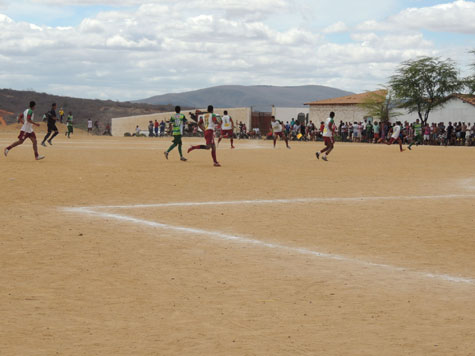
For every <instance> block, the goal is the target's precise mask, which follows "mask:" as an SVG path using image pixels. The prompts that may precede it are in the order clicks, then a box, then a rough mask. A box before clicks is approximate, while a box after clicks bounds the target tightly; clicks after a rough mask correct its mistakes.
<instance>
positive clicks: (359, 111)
mask: <svg viewBox="0 0 475 356" xmlns="http://www.w3.org/2000/svg"><path fill="white" fill-rule="evenodd" d="M332 111H333V112H334V113H335V122H337V123H338V122H340V121H343V122H355V121H357V122H359V121H363V120H364V118H365V117H366V116H368V113H367V111H366V110H365V109H363V108H361V107H359V106H358V105H338V104H333V105H310V112H309V118H308V119H309V120H310V121H313V122H314V123H317V122H322V121H324V120H325V119H327V118H328V116H329V115H330V112H332Z"/></svg>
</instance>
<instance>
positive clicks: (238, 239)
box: [63, 207, 475, 285]
mask: <svg viewBox="0 0 475 356" xmlns="http://www.w3.org/2000/svg"><path fill="white" fill-rule="evenodd" d="M63 210H64V211H67V212H72V213H79V214H84V215H90V216H94V217H97V218H102V219H114V220H118V221H122V222H126V223H132V224H136V225H142V226H150V227H154V228H158V229H164V230H172V231H177V232H181V233H188V234H194V235H200V236H207V237H213V238H217V239H219V240H225V241H233V242H235V243H241V244H247V245H253V246H259V247H264V248H268V249H273V250H282V251H287V252H293V253H298V254H300V255H307V256H313V257H318V258H324V259H330V260H336V261H341V262H347V263H353V264H358V265H360V266H364V267H373V268H380V269H385V270H389V271H392V272H401V273H409V274H412V275H414V276H418V277H422V278H426V279H437V280H441V281H447V282H452V283H464V284H470V285H475V279H473V278H466V277H457V276H451V275H448V274H437V273H428V272H420V271H415V270H412V269H410V268H405V267H398V266H393V265H388V264H381V263H373V262H368V261H364V260H359V259H356V258H350V257H345V256H342V255H336V254H330V253H324V252H319V251H314V250H310V249H306V248H301V247H292V246H286V245H282V244H277V243H270V242H265V241H261V240H257V239H252V238H249V237H245V236H239V235H232V234H226V233H222V232H219V231H211V230H203V229H199V228H192V227H185V226H175V225H170V224H165V223H161V222H156V221H150V220H145V219H139V218H135V217H132V216H128V215H121V214H115V213H109V212H101V211H96V210H94V208H88V207H80V208H63Z"/></svg>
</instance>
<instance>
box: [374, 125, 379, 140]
mask: <svg viewBox="0 0 475 356" xmlns="http://www.w3.org/2000/svg"><path fill="white" fill-rule="evenodd" d="M379 131H380V127H379V124H378V122H375V123H374V125H373V132H374V143H376V142H378V140H379Z"/></svg>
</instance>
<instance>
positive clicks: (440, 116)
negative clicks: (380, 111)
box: [391, 98, 475, 125]
mask: <svg viewBox="0 0 475 356" xmlns="http://www.w3.org/2000/svg"><path fill="white" fill-rule="evenodd" d="M395 111H397V112H400V113H402V114H403V115H400V116H396V117H393V118H391V122H396V121H401V122H404V121H407V122H414V121H416V119H419V115H418V114H417V113H416V112H415V113H412V114H408V113H407V111H405V110H402V109H399V110H395ZM449 121H451V122H452V123H454V122H465V123H466V124H468V123H471V124H473V123H474V122H475V106H474V105H472V104H468V103H466V102H464V101H463V100H461V99H459V98H452V99H450V100H449V101H448V102H447V103H446V104H445V105H444V106H443V107H442V108H437V109H435V110H434V111H432V112H430V113H429V119H428V120H427V122H428V123H429V124H431V123H436V124H438V123H439V122H443V123H444V124H445V125H447V124H448V123H449Z"/></svg>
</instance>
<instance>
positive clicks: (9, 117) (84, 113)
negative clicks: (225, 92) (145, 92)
mask: <svg viewBox="0 0 475 356" xmlns="http://www.w3.org/2000/svg"><path fill="white" fill-rule="evenodd" d="M31 100H34V101H35V102H36V110H35V113H36V120H40V119H41V117H42V116H43V114H44V113H45V112H46V111H48V110H50V109H51V104H52V103H56V104H57V111H56V114H58V115H59V109H60V108H63V110H64V112H65V116H67V114H68V112H69V111H71V112H72V113H73V116H74V122H75V125H76V126H77V127H82V128H85V127H87V120H88V119H89V118H91V119H92V121H99V123H100V126H101V127H104V126H105V125H106V124H107V123H109V122H110V119H111V118H114V117H125V116H133V115H146V114H153V113H157V112H166V111H173V107H171V106H167V105H150V104H141V103H131V102H118V101H112V100H91V99H80V98H71V97H66V96H57V95H51V94H46V93H37V92H34V91H20V90H12V89H0V116H2V117H3V118H4V119H5V121H6V122H7V123H12V122H15V121H16V116H17V115H18V114H19V113H20V112H23V111H24V110H25V109H26V108H27V107H28V103H29V102H30V101H31Z"/></svg>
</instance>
